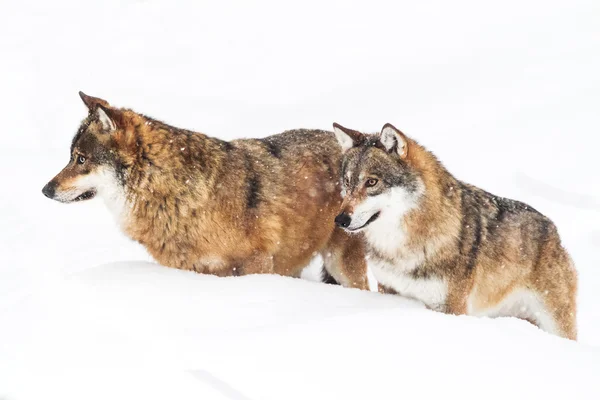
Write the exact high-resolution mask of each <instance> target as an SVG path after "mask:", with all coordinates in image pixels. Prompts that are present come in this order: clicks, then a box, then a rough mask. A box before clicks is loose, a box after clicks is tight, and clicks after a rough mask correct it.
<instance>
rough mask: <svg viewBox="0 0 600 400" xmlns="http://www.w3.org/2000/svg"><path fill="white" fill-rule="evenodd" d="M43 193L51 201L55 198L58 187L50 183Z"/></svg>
mask: <svg viewBox="0 0 600 400" xmlns="http://www.w3.org/2000/svg"><path fill="white" fill-rule="evenodd" d="M42 193H43V194H44V196H46V197H47V198H49V199H53V198H54V194H55V193H56V185H55V184H54V183H53V182H48V183H47V184H46V186H44V188H43V189H42Z"/></svg>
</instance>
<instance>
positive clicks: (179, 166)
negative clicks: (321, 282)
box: [44, 94, 368, 289]
mask: <svg viewBox="0 0 600 400" xmlns="http://www.w3.org/2000/svg"><path fill="white" fill-rule="evenodd" d="M81 96H82V99H83V100H84V103H86V105H87V106H88V108H89V115H88V117H87V118H86V119H85V120H84V121H83V123H82V124H81V127H80V128H79V131H78V132H77V134H76V135H75V137H74V138H73V143H72V146H71V160H70V162H69V164H68V165H67V166H66V167H65V168H64V169H63V170H62V171H61V172H60V173H59V174H58V175H57V176H56V177H55V178H54V179H52V180H51V181H50V182H49V183H48V185H47V186H46V187H45V188H44V193H45V194H46V195H47V196H48V197H51V198H53V199H56V200H59V201H63V202H71V201H74V200H86V199H89V198H91V197H94V195H95V194H98V195H100V196H101V197H103V198H104V200H105V201H106V203H107V205H108V206H109V208H110V209H111V210H112V211H113V212H114V213H115V216H116V218H117V221H118V222H119V224H120V226H121V228H122V230H123V231H124V232H125V233H126V234H127V235H128V236H129V237H130V238H132V239H133V240H136V241H138V242H139V243H141V244H142V245H144V246H145V247H146V249H147V250H148V251H149V253H150V254H151V255H152V256H153V257H154V258H155V259H156V260H157V261H158V262H159V263H161V264H163V265H166V266H169V267H174V268H180V269H185V270H193V271H197V272H201V273H209V274H215V275H219V276H230V275H244V274H253V273H277V274H281V275H287V276H299V274H300V272H301V270H302V268H304V267H305V266H306V265H307V264H308V263H309V262H310V260H311V258H312V257H314V256H315V255H316V254H319V253H320V254H321V255H322V256H323V259H324V260H325V266H326V268H327V270H328V272H329V273H330V274H331V275H333V277H334V278H335V279H336V280H337V281H338V282H340V283H341V284H343V285H345V286H350V287H357V288H362V289H367V288H368V283H367V275H366V262H365V260H364V245H363V243H362V242H361V240H360V239H359V238H356V237H352V236H350V235H348V234H347V233H346V232H344V231H343V230H341V229H338V228H335V224H334V222H333V220H334V217H335V215H336V214H337V212H338V211H339V208H340V205H341V196H340V188H339V183H338V181H339V180H338V176H339V173H340V161H341V152H340V150H339V146H338V145H337V142H336V139H335V137H334V135H333V134H332V133H331V132H326V131H319V130H293V131H287V132H284V133H281V134H279V135H274V136H270V137H267V138H264V139H245V140H234V141H231V142H227V141H223V140H219V139H216V138H211V137H208V136H206V135H203V134H201V133H196V132H192V131H188V130H185V129H179V128H175V127H172V126H169V125H167V124H164V123H162V122H160V121H157V120H155V119H152V118H149V117H146V116H144V115H141V114H138V113H136V112H134V111H131V110H128V109H118V108H114V107H111V106H110V105H109V104H108V102H106V101H105V100H101V99H97V98H94V97H91V96H86V95H84V94H81ZM81 157H83V159H82V158H81ZM82 161H83V162H82Z"/></svg>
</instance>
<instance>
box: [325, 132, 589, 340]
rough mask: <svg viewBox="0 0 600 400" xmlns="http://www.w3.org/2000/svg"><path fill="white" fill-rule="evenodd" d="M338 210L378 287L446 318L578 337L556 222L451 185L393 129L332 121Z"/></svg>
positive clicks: (572, 279) (573, 283)
mask: <svg viewBox="0 0 600 400" xmlns="http://www.w3.org/2000/svg"><path fill="white" fill-rule="evenodd" d="M334 132H335V134H336V137H337V138H338V142H339V144H340V146H341V149H342V151H343V152H344V156H343V161H342V174H341V177H342V192H343V193H342V194H343V197H344V200H343V204H342V208H341V210H342V211H341V213H340V214H339V215H338V216H337V217H336V219H335V221H336V223H337V224H338V225H339V226H340V227H343V228H344V229H346V230H347V231H348V232H352V233H359V234H361V235H364V237H365V240H366V243H367V258H368V260H369V265H370V267H371V268H372V270H373V273H374V275H375V277H376V278H377V280H378V281H379V283H380V285H383V286H384V287H385V288H387V289H389V290H390V291H393V292H396V293H398V294H400V295H404V296H407V297H412V298H415V299H418V300H420V301H422V302H423V303H425V304H426V305H427V306H428V307H429V308H431V309H434V310H439V311H443V312H446V313H451V314H468V315H477V316H490V317H497V316H512V317H518V318H522V319H525V320H528V321H530V322H532V323H533V324H535V325H537V326H538V327H539V328H541V329H543V330H545V331H547V332H550V333H554V334H557V335H559V336H563V337H566V338H569V339H573V340H575V339H576V337H577V326H576V294H577V273H576V271H575V268H574V266H573V262H572V261H571V258H570V257H569V255H568V253H567V251H566V250H565V249H564V248H563V246H562V244H561V240H560V237H559V235H558V232H557V229H556V227H555V225H554V224H553V223H552V221H550V219H548V218H547V217H545V216H544V215H542V214H541V213H539V212H538V211H536V210H535V209H533V208H532V207H530V206H528V205H527V204H524V203H521V202H519V201H515V200H509V199H506V198H502V197H498V196H495V195H493V194H490V193H488V192H486V191H484V190H482V189H479V188H477V187H475V186H473V185H470V184H468V183H464V182H462V181H460V180H458V179H456V178H455V177H454V176H453V175H452V174H451V173H450V172H448V170H446V168H444V166H443V165H442V164H441V163H440V162H439V161H438V159H437V158H436V157H435V156H434V155H433V154H432V153H431V152H429V151H427V150H426V149H425V148H424V147H423V146H421V145H419V144H418V143H417V142H416V141H415V140H413V139H411V138H409V137H407V136H406V135H404V134H403V133H402V132H401V131H400V130H398V129H396V128H395V127H394V126H392V125H391V124H386V125H385V126H384V127H383V129H382V130H381V132H380V133H379V134H374V135H368V134H363V133H361V132H358V131H355V130H351V129H347V128H344V127H342V126H340V125H338V124H334Z"/></svg>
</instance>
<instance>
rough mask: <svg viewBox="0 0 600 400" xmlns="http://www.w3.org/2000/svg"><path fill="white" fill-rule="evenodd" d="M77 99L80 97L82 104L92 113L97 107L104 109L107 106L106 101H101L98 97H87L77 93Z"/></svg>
mask: <svg viewBox="0 0 600 400" xmlns="http://www.w3.org/2000/svg"><path fill="white" fill-rule="evenodd" d="M79 97H81V100H83V104H85V105H86V107H87V108H88V109H89V110H90V111H94V110H95V109H96V107H98V106H99V105H100V106H104V107H108V106H109V104H108V101H106V100H102V99H100V98H98V97H93V96H88V95H87V94H85V93H83V92H81V91H80V92H79Z"/></svg>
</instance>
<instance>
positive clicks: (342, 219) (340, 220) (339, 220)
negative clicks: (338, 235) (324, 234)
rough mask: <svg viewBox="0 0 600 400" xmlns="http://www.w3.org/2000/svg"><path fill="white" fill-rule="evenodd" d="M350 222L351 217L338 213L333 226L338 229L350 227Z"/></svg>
mask: <svg viewBox="0 0 600 400" xmlns="http://www.w3.org/2000/svg"><path fill="white" fill-rule="evenodd" d="M350 222H352V217H350V216H349V215H348V214H346V213H345V212H343V213H340V214H338V216H337V217H335V224H336V225H337V226H339V227H342V228H347V227H349V226H350Z"/></svg>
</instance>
